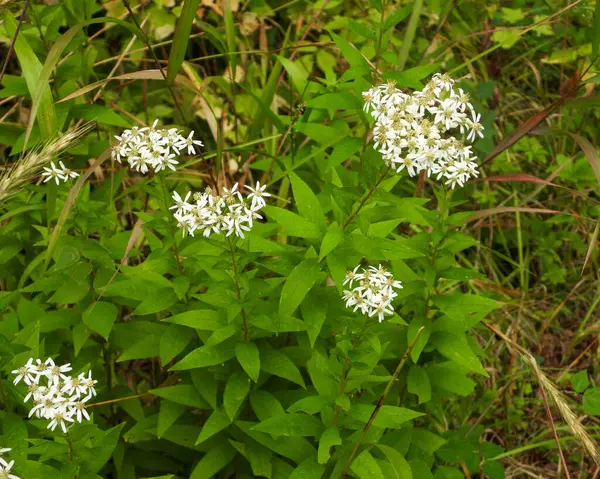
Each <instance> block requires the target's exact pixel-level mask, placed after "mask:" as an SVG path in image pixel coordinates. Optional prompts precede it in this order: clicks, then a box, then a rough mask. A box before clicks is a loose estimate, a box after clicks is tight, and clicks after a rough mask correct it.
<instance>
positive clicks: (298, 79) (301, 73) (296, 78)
mask: <svg viewBox="0 0 600 479" xmlns="http://www.w3.org/2000/svg"><path fill="white" fill-rule="evenodd" d="M275 56H276V57H277V59H278V60H279V61H280V62H281V64H282V65H283V68H285V71H286V72H287V74H288V76H289V77H290V79H291V80H292V84H293V85H294V88H296V91H297V92H298V93H300V94H302V93H303V92H304V89H305V88H306V82H307V81H308V73H307V72H306V71H305V70H304V69H303V68H300V67H299V66H298V65H297V64H296V63H295V62H294V61H293V60H290V59H289V58H285V57H282V56H281V55H275Z"/></svg>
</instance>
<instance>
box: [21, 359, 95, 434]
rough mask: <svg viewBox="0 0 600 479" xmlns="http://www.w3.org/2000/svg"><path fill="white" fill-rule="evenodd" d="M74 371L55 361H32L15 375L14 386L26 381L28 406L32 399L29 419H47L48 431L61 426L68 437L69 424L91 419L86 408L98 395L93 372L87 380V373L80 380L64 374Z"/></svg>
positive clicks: (82, 374)
mask: <svg viewBox="0 0 600 479" xmlns="http://www.w3.org/2000/svg"><path fill="white" fill-rule="evenodd" d="M71 370H72V368H71V365H70V364H63V365H61V366H59V365H57V364H55V363H54V361H53V360H52V358H48V359H46V361H42V360H41V359H36V360H35V361H34V360H33V358H30V359H29V361H27V363H26V364H25V365H24V366H22V367H20V368H19V369H15V370H14V371H12V373H13V374H15V375H16V376H17V377H16V378H15V380H14V384H18V383H19V382H20V381H21V380H23V382H24V383H25V384H27V386H28V392H27V395H26V396H25V402H26V403H27V402H28V401H29V400H30V399H31V400H32V403H33V405H32V407H31V409H30V411H29V417H31V416H34V415H35V416H36V417H38V418H42V419H48V420H49V421H50V423H49V424H48V429H52V430H54V429H55V428H56V426H60V427H61V429H62V430H63V432H65V433H66V432H67V423H72V422H74V421H75V420H77V421H78V422H82V421H83V418H84V417H85V419H87V420H89V419H90V416H89V414H88V413H87V411H86V410H85V407H86V406H85V405H86V403H87V402H88V401H89V400H90V399H91V398H92V397H93V396H95V395H96V390H95V389H94V386H95V385H96V383H97V381H95V380H94V379H92V372H91V371H90V372H89V374H88V375H87V376H86V375H85V373H81V374H80V375H79V376H77V377H72V376H68V375H67V374H65V373H68V372H69V371H71Z"/></svg>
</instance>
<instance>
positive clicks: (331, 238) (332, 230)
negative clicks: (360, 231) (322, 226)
mask: <svg viewBox="0 0 600 479" xmlns="http://www.w3.org/2000/svg"><path fill="white" fill-rule="evenodd" d="M343 240H344V229H343V228H342V227H341V226H340V225H338V224H337V222H335V221H334V222H333V223H331V224H330V225H329V227H328V228H327V232H326V233H325V236H324V237H323V241H322V242H321V249H320V251H319V261H321V260H322V259H323V258H325V257H326V256H327V255H328V254H329V253H331V252H332V251H333V250H334V249H335V248H337V247H338V246H339V244H340V243H341V242H342V241H343Z"/></svg>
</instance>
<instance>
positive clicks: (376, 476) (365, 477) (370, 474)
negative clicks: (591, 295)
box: [350, 449, 385, 479]
mask: <svg viewBox="0 0 600 479" xmlns="http://www.w3.org/2000/svg"><path fill="white" fill-rule="evenodd" d="M350 469H351V470H352V472H353V473H354V474H356V475H357V476H358V477H359V479H385V477H384V476H383V472H382V471H381V468H380V467H379V464H377V461H376V460H375V458H374V457H373V456H372V455H371V453H370V452H369V451H367V450H366V449H365V450H364V451H363V452H361V453H360V454H359V455H358V456H357V457H356V459H354V461H352V464H351V465H350Z"/></svg>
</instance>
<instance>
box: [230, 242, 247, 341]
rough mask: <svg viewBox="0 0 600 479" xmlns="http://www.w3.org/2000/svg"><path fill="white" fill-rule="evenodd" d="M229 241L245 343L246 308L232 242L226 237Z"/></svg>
mask: <svg viewBox="0 0 600 479" xmlns="http://www.w3.org/2000/svg"><path fill="white" fill-rule="evenodd" d="M227 241H228V242H229V251H231V262H232V263H233V283H234V284H235V295H236V297H237V300H238V302H239V303H240V308H241V313H242V322H243V325H244V342H245V343H247V342H248V340H249V339H250V335H249V331H248V318H247V316H246V310H245V309H244V305H243V304H242V292H241V290H240V283H239V280H238V275H239V269H238V264H237V261H236V259H235V249H234V245H233V242H232V241H231V237H229V238H227Z"/></svg>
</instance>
